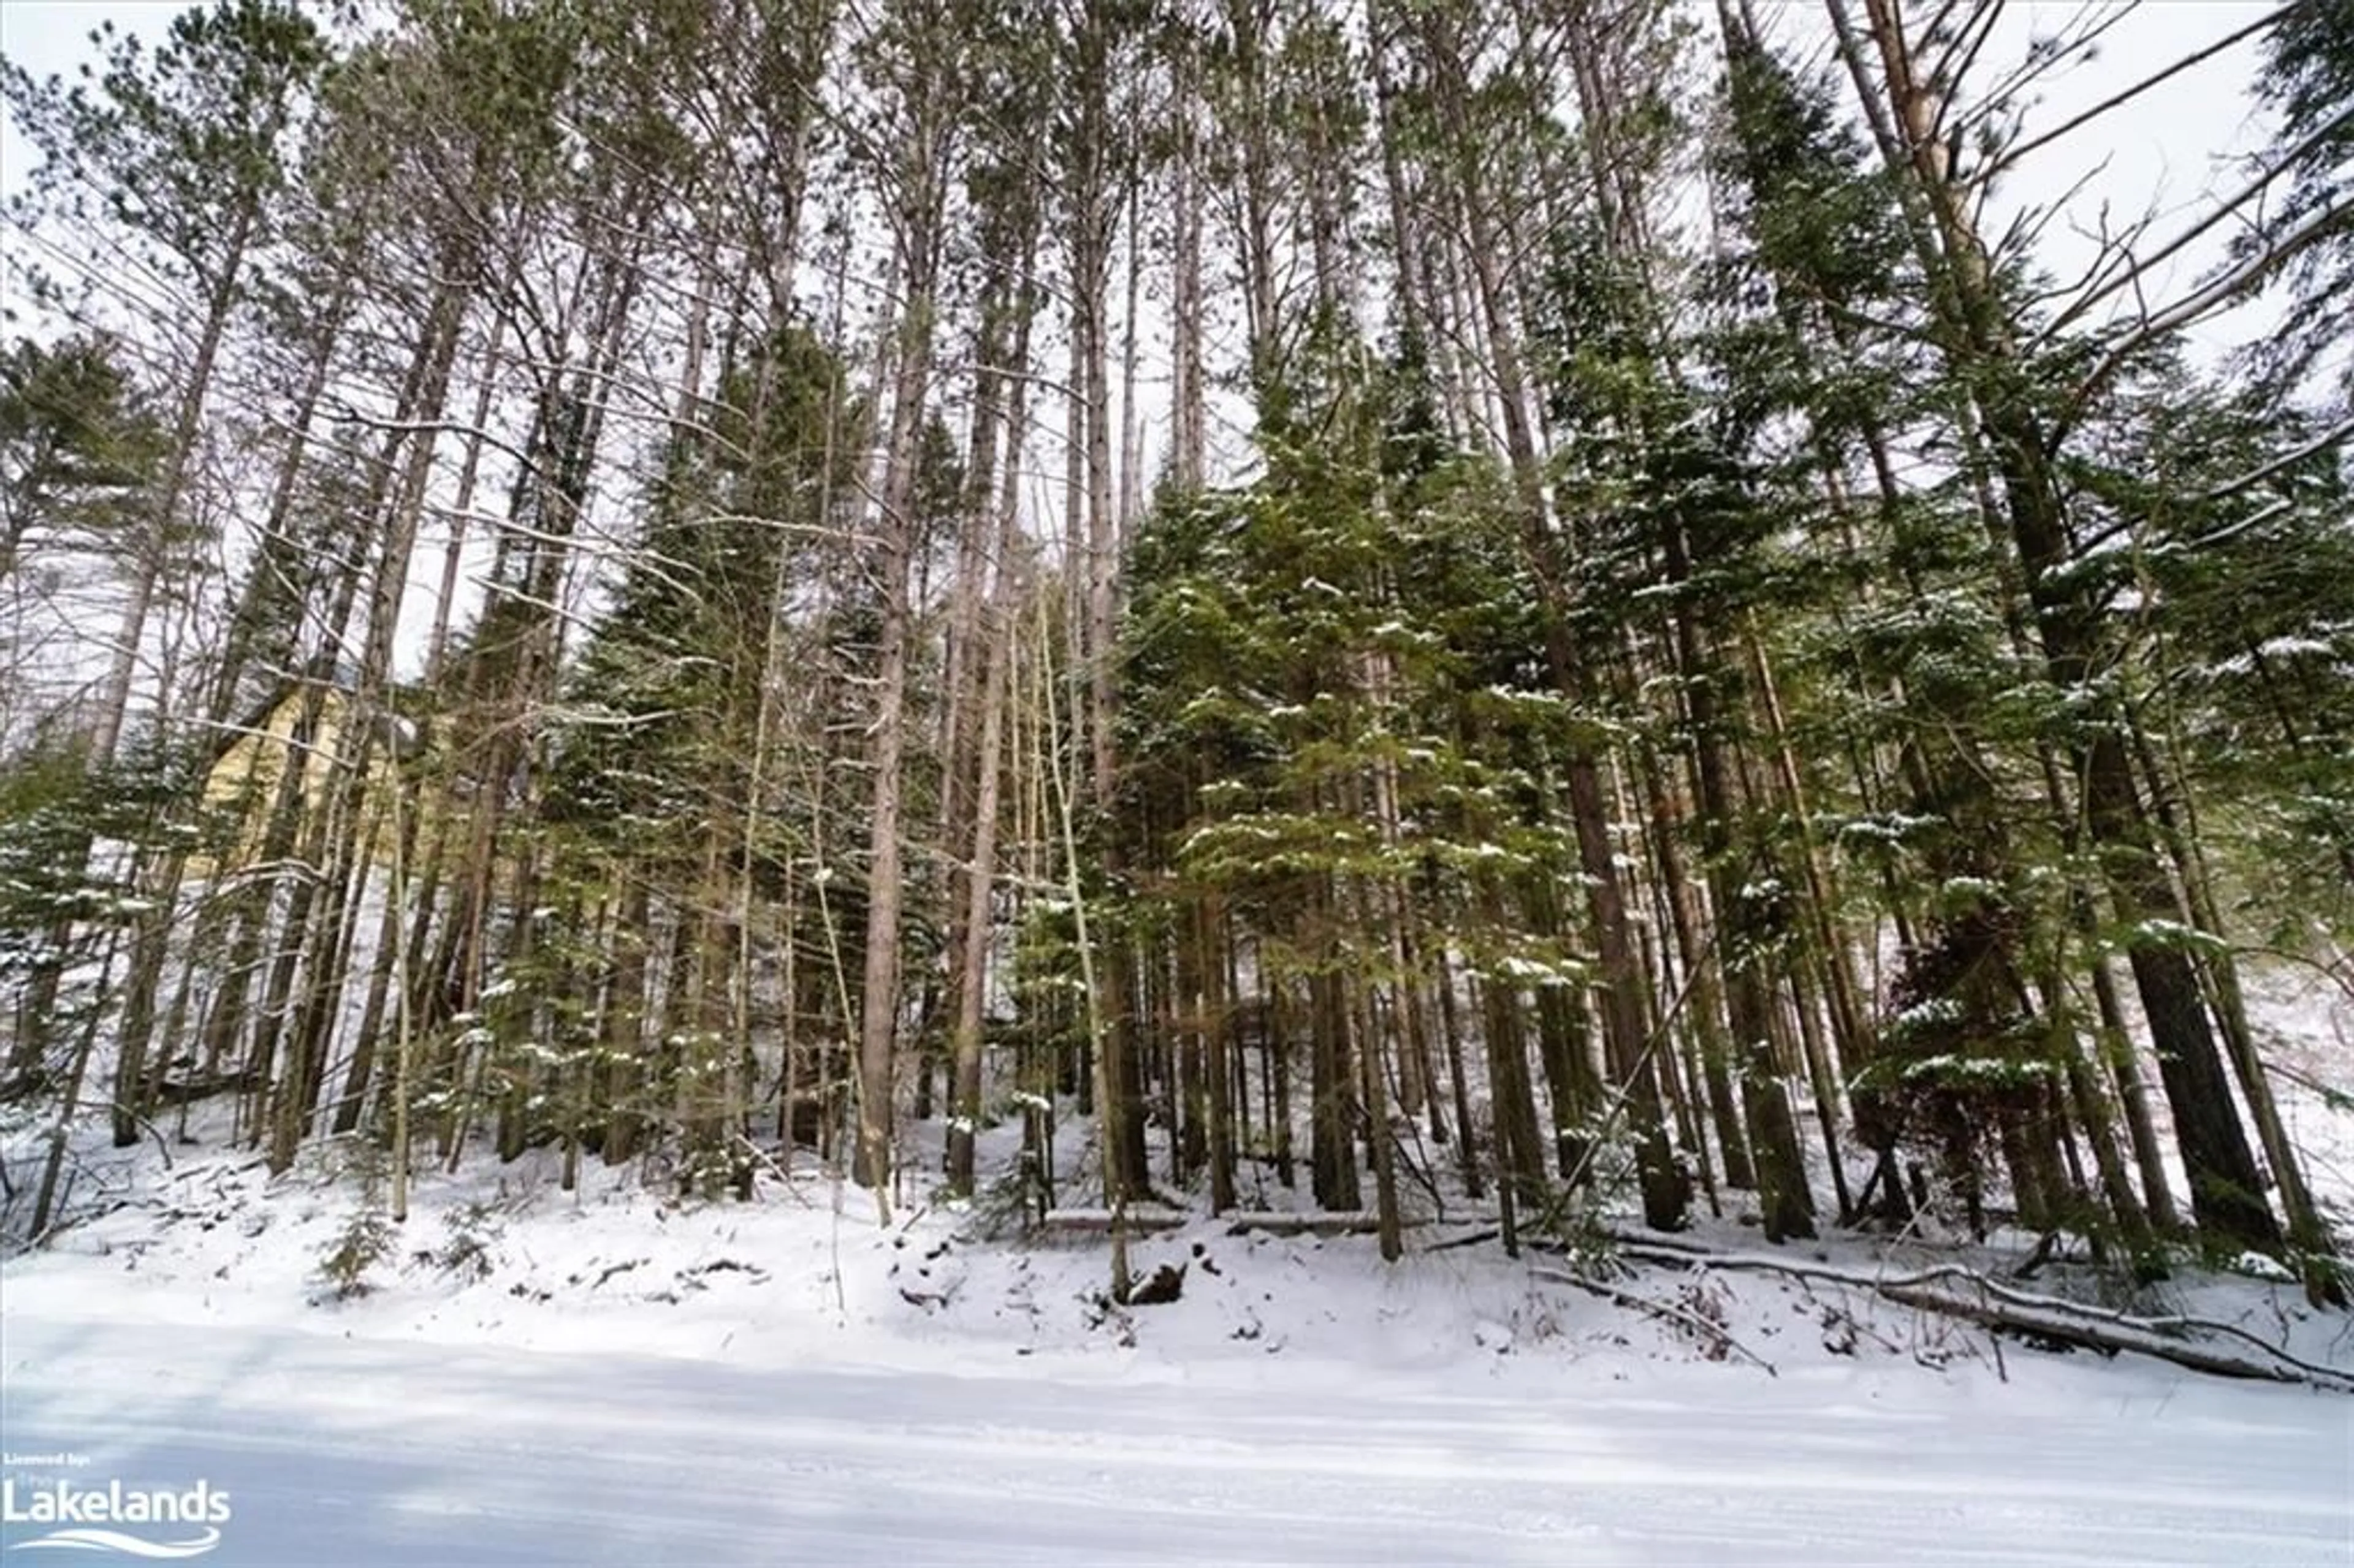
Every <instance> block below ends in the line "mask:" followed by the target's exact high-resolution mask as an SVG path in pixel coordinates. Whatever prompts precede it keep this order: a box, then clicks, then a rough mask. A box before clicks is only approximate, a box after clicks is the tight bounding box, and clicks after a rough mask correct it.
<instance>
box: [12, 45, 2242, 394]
mask: <svg viewBox="0 0 2354 1568" xmlns="http://www.w3.org/2000/svg"><path fill="white" fill-rule="evenodd" d="M185 8H186V4H185V3H184V0H0V53H5V54H6V56H7V57H8V58H10V59H12V60H14V61H16V62H17V63H19V64H22V65H24V66H26V67H27V68H28V69H31V70H32V71H33V72H34V74H35V75H37V76H47V75H49V74H51V73H53V72H55V73H71V72H72V71H73V70H75V69H77V68H78V67H80V65H81V64H82V63H83V62H84V61H85V60H87V59H89V58H92V55H93V51H92V50H91V48H90V43H89V35H90V29H91V28H93V27H95V26H98V25H99V24H100V23H101V22H103V21H108V20H111V21H112V22H113V23H114V24H115V26H117V27H118V28H122V29H124V30H130V31H138V32H142V33H147V34H153V33H155V32H157V31H160V30H161V29H162V28H163V27H164V26H165V25H167V24H168V22H169V21H170V19H171V17H172V16H174V15H175V14H176V13H178V12H179V11H181V10H183V9H185ZM1758 8H1759V10H1760V11H1761V12H1763V13H1765V15H1766V16H1769V17H1771V18H1774V19H1775V20H1776V21H1777V22H1778V23H1779V24H1780V26H1781V29H1782V31H1783V32H1784V34H1785V35H1786V36H1787V37H1797V36H1799V35H1801V34H1803V33H1808V32H1810V33H1813V34H1815V35H1816V36H1817V37H1819V36H1820V33H1821V27H1820V24H1819V16H1820V10H1819V6H1818V5H1816V4H1815V0H1761V3H1760V4H1759V5H1758ZM2126 8H2127V7H2126V6H2125V5H2123V4H2121V3H2120V0H2093V3H2092V4H2089V5H2088V4H2086V3H2083V0H2013V5H2012V6H2011V10H2010V14H2009V16H2008V17H2007V19H2006V22H2005V32H2004V34H2003V35H2002V36H2001V37H2000V39H1999V43H1998V45H1997V46H1996V47H1995V48H1990V49H1989V50H1988V55H1987V57H1986V60H1987V62H1988V65H1989V66H1991V65H1992V64H1993V62H1995V61H1997V60H2003V59H2008V60H2016V59H2017V58H2020V55H2021V53H2022V52H2023V50H2024V49H2025V48H2026V46H2027V43H2028V40H2029V39H2030V37H2031V36H2032V35H2034V34H2036V33H2039V32H2050V31H2052V30H2054V29H2056V28H2058V27H2060V26H2063V25H2065V24H2066V23H2067V22H2068V21H2069V20H2070V19H2071V18H2072V17H2075V16H2082V15H2083V14H2084V13H2085V12H2086V11H2087V10H2088V9H2089V10H2093V11H2096V12H2100V13H2107V12H2113V11H2117V10H2120V9H2126ZM2255 15H2257V5H2256V0H2146V3H2144V4H2142V5H2139V6H2138V7H2136V8H2131V9H2130V14H2129V15H2126V16H2125V18H2124V19H2123V21H2122V22H2120V23H2119V24H2118V26H2115V28H2114V29H2112V30H2111V31H2110V32H2109V33H2108V35H2107V36H2106V37H2105V41H2104V43H2103V46H2102V56H2101V58H2099V59H2098V60H2096V61H2094V63H2092V64H2090V65H2086V66H2083V67H2079V68H2077V69H2074V70H2073V71H2071V72H2069V73H2068V74H2066V75H2065V76H2064V77H2062V78H2060V79H2055V80H2053V81H2052V82H2050V83H2049V84H2048V85H2046V86H2045V87H2044V88H2043V89H2042V90H2041V97H2042V100H2043V101H2042V102H2041V105H2040V106H2039V107H2038V108H2037V109H2036V110H2034V111H2032V112H2031V114H2030V117H2029V128H2030V131H2031V132H2032V131H2033V129H2034V128H2035V127H2036V126H2039V125H2041V126H2050V125H2054V124H2058V123H2060V122H2062V120H2063V119H2065V118H2066V117H2067V116H2069V115H2071V114H2073V113H2075V112H2077V111H2079V110H2081V109H2083V108H2085V107H2088V106H2090V105H2091V104H2093V103H2095V102H2098V101H2100V100H2101V99H2103V98H2105V97H2106V96H2107V95H2108V94H2110V93H2112V92H2114V91H2115V90H2117V89H2118V88H2120V87H2122V86H2124V85H2126V83H2128V82H2131V81H2134V80H2136V79H2139V78H2141V77H2143V76H2146V75H2147V74H2149V73H2150V72H2152V71H2155V70H2157V69H2161V68H2162V67H2164V66H2165V65H2167V64H2168V63H2170V62H2171V61H2174V60H2176V59H2179V58H2182V57H2184V56H2186V55H2188V54H2190V53H2192V52H2194V51H2195V50H2197V49H2198V48H2200V47H2202V46H2203V45H2205V44H2207V43H2210V42H2211V41H2213V40H2214V39H2216V38H2219V37H2223V36H2224V35H2226V34H2229V33H2231V32H2232V31H2234V30H2235V29H2237V28H2239V27H2241V26H2244V25H2246V23H2247V22H2249V21H2250V20H2251V19H2253V16H2255ZM2256 58H2257V57H2256V50H2255V47H2254V46H2253V44H2243V45H2242V46H2240V47H2238V48H2234V49H2232V50H2230V51H2228V52H2227V53H2225V54H2223V55H2221V56H2219V57H2217V58H2215V59H2214V60H2211V61H2209V62H2207V63H2206V64H2204V65H2201V66H2200V67H2198V68H2196V69H2193V70H2191V71H2190V72H2187V73H2185V75H2183V76H2182V77H2180V78H2178V79H2176V80H2174V81H2171V82H2168V83H2167V84H2165V85H2164V86H2163V87H2161V88H2159V89H2158V90H2157V91H2155V92H2153V93H2151V94H2149V95H2148V96H2147V98H2146V99H2144V100H2142V101H2139V102H2137V103H2134V104H2131V105H2128V106H2127V107H2126V108H2124V109H2122V110H2119V111H2116V112H2115V113H2113V114H2110V115H2108V116H2106V117H2105V118H2103V119H2102V120H2100V121H2098V122H2094V124H2093V125H2091V126H2089V127H2087V128H2086V129H2084V130H2083V131H2079V132H2075V133H2074V134H2073V136H2072V137H2071V138H2070V139H2069V140H2068V141H2067V142H2065V143H2062V144H2061V145H2060V146H2058V147H2055V148H2053V149H2052V150H2051V151H2050V152H2048V153H2046V154H2042V155H2041V156H2039V157H2038V158H2037V159H2036V160H2034V166H2033V167H2032V168H2031V169H2030V170H2027V171H2023V172H2022V174H2021V175H2020V177H2019V178H2017V179H2016V180H2014V181H2013V182H2012V183H2011V185H2009V188H2007V189H2006V190H2005V191H2004V192H2003V193H2002V196H2001V199H2000V201H1999V204H1998V212H1997V216H1998V217H2006V216H2008V214H2009V212H2010V211H2015V210H2016V209H2017V208H2018V207H2020V206H2021V205H2041V206H2058V205H2062V203H2063V202H2064V207H2065V210H2064V212H2063V214H2062V217H2060V218H2059V219H2058V220H2057V221H2055V222H2054V223H2053V224H2052V226H2051V227H2050V228H2049V229H2048V230H2047V243H2046V248H2045V260H2046V262H2047V264H2048V265H2049V266H2050V267H2051V268H2052V270H2053V271H2054V273H2055V274H2057V275H2059V276H2061V277H2062V278H2066V277H2068V276H2071V275H2073V272H2074V271H2077V270H2081V269H2082V267H2083V266H2084V263H2085V261H2086V260H2089V258H2090V257H2091V255H2092V254H2093V246H2092V244H2091V242H2090V241H2089V240H2088V239H2086V238H2082V236H2083V235H2084V234H2085V233H2087V232H2089V231H2090V230H2091V229H2093V228H2095V227H2097V225H2098V223H2099V217H2100V209H2101V207H2102V204H2103V203H2106V204H2107V205H2108V207H2109V208H2110V212H2111V214H2112V220H2113V223H2122V222H2124V221H2126V220H2127V219H2129V218H2131V217H2135V216H2137V215H2139V214H2140V213H2142V212H2143V211H2145V210H2146V209H2147V208H2149V207H2151V206H2152V205H2153V204H2155V205H2156V206H2157V207H2158V208H2159V209H2160V210H2161V211H2166V212H2171V213H2175V214H2178V215H2188V214H2190V213H2195V212H2197V211H2199V210H2200V209H2201V208H2202V207H2203V205H2204V203H2205V199H2206V197H2207V195H2208V193H2209V192H2210V191H2211V189H2213V188H2215V187H2217V186H2218V185H2229V184H2231V183H2232V181H2233V178H2234V171H2233V168H2232V163H2231V161H2232V159H2233V158H2234V157H2236V156H2237V155H2240V154H2245V153H2247V152H2250V151H2252V150H2253V149H2254V148H2256V147H2258V146H2260V145H2262V143H2263V142H2264V133H2263V127H2262V125H2261V124H2260V123H2259V122H2257V121H2256V119H2255V118H2254V111H2253V106H2252V104H2251V103H2250V101H2249V100H2248V97H2247V94H2246V91H2245V88H2246V84H2247V82H2248V80H2249V79H2250V77H2251V75H2252V74H2253V69H2254V65H2255V61H2256ZM1985 79H1987V80H1991V79H1993V75H1992V73H1991V71H1989V72H1988V74H1987V75H1986V77H1985ZM27 157H28V154H27V152H26V150H25V147H24V145H23V143H22V142H21V141H19V140H18V138H17V137H16V133H15V130H14V127H13V125H11V126H5V127H0V190H5V191H14V190H15V189H16V188H17V187H18V185H20V184H21V183H22V180H23V178H24V175H25V173H26V164H27ZM2088 176H2089V177H2090V183H2089V184H2088V185H2085V186H2084V188H2083V189H2081V190H2077V191H2075V192H2074V193H2073V195H2072V194H2071V187H2072V186H2073V185H2076V183H2077V182H2078V181H2080V180H2085V179H2087V177H2088ZM2171 227H2173V226H2172V225H2170V224H2165V223H2161V225H2160V228H2161V230H2163V229H2165V228H2171ZM2214 256H2215V250H2214V249H2213V248H2212V247H2209V248H2206V249H2200V250H2194V251H2193V252H2191V253H2190V255H2189V256H2188V257H2186V259H2185V260H2184V261H2183V262H2182V263H2180V264H2179V265H2178V266H2177V267H2176V268H2175V269H2174V272H2173V282H2174V285H2175V287H2177V288H2179V287H2180V286H2182V285H2184V284H2187V281H2188V279H2189V276H2190V274H2191V273H2193V272H2195V271H2197V270H2200V269H2202V268H2203V267H2205V266H2206V265H2208V264H2209V263H2210V262H2211V261H2212V260H2213V259H2214ZM2158 288H2159V289H2160V291H2161V292H2163V291H2167V284H2166V281H2165V280H2163V279H2161V280H2159V281H2158ZM2260 314H2261V313H2260ZM2233 330H2234V329H2233V327H2232V325H2231V324H2229V323H2228V322H2227V323H2219V324H2218V326H2217V327H2216V328H2215V329H2214V330H2212V331H2211V333H2210V334H2209V346H2210V347H2211V348H2215V349H2221V348H2228V347H2229V346H2231V343H2230V341H2229V339H2230V335H2231V334H2232V331H2233ZM2238 330H2245V327H2244V324H2243V326H2242V327H2241V328H2240V329H2238Z"/></svg>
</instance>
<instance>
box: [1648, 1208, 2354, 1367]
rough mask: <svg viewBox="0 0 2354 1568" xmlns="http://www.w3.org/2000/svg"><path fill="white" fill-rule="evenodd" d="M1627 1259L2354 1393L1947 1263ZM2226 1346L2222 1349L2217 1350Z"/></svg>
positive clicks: (1653, 1244) (1692, 1253) (1673, 1246)
mask: <svg viewBox="0 0 2354 1568" xmlns="http://www.w3.org/2000/svg"><path fill="white" fill-rule="evenodd" d="M1611 1239H1612V1240H1613V1241H1615V1242H1616V1243H1617V1250H1618V1255H1619V1256H1620V1257H1622V1258H1626V1259H1631V1260H1634V1261H1637V1262H1642V1263H1651V1264H1659V1265H1663V1266H1669V1267H1678V1268H1692V1267H1702V1268H1722V1269H1731V1270H1735V1271H1747V1272H1752V1273H1760V1274H1778V1275H1782V1276H1785V1277H1788V1278H1793V1279H1803V1280H1808V1281H1812V1282H1816V1283H1820V1284H1829V1285H1839V1286H1844V1287H1848V1288H1850V1289H1852V1290H1861V1291H1869V1292H1871V1293H1872V1294H1874V1295H1877V1296H1880V1297H1882V1298H1884V1299H1886V1300H1889V1301H1893V1302H1895V1303H1896V1304H1897V1305H1899V1306H1903V1307H1911V1308H1915V1309H1918V1310H1921V1311H1929V1312H1936V1313H1939V1314H1941V1315H1943V1316H1946V1317H1951V1318H1958V1319H1963V1320H1964V1321H1967V1322H1971V1323H1976V1324H1978V1326H1979V1327H1981V1328H1987V1329H2002V1330H2010V1331H2012V1332H2015V1333H2022V1334H2038V1335H2042V1336H2044V1337H2046V1338H2049V1339H2052V1340H2060V1341H2062V1342H2063V1343H2067V1344H2073V1345H2081V1346H2084V1348H2085V1349H2087V1350H2096V1351H2107V1352H2110V1353H2117V1352H2125V1351H2130V1352H2132V1353H2133V1354H2136V1355H2145V1356H2155V1357H2157V1358H2158V1359H2159V1360H2161V1361H2171V1362H2173V1363H2174V1364H2175V1365H2177V1366H2180V1367H2186V1368H2188V1369H2190V1371H2193V1372H2207V1373H2211V1374H2212V1375H2215V1376H2219V1377H2232V1378H2244V1379H2250V1380H2253V1381H2256V1382H2262V1383H2298V1384H2304V1385H2306V1386H2309V1387H2313V1388H2322V1389H2327V1390H2329V1391H2331V1392H2333V1393H2354V1370H2349V1369H2346V1368H2340V1367H2332V1366H2325V1365H2322V1364H2321V1363H2319V1362H2317V1361H2306V1360H2304V1359H2303V1358H2301V1357H2299V1356H2296V1355H2295V1354H2293V1353H2292V1352H2291V1351H2288V1350H2287V1349H2285V1347H2283V1346H2280V1345H2275V1344H2274V1343H2273V1342H2272V1341H2271V1340H2266V1339H2264V1338H2263V1337H2262V1336H2261V1335H2258V1334H2253V1333H2251V1332H2249V1331H2248V1330H2245V1329H2243V1328H2241V1327H2239V1326H2238V1325H2236V1324H2232V1323H2221V1322H2217V1321H2215V1320H2213V1319H2206V1318H2191V1317H2184V1316H2177V1315H2169V1316H2165V1317H2138V1316H2136V1315H2134V1314H2132V1313H2127V1312H2120V1311H2115V1310H2113V1309H2110V1308H2101V1307H2091V1306H2087V1305H2085V1304H2084V1303H2082V1302H2077V1301H2070V1300H2067V1299H2065V1298H2061V1297H2056V1296H2043V1295H2038V1294H2036V1293H2034V1292H2031V1291H2024V1290H2018V1289H2014V1288H2012V1287H2009V1286H2007V1285H2004V1284H2002V1283H2000V1282H1999V1281H1998V1280H1995V1279H1992V1278H1989V1277H1988V1276H1986V1275H1984V1274H1981V1273H1979V1272H1978V1271H1977V1270H1975V1269H1969V1268H1965V1267H1963V1266H1961V1265H1959V1264H1952V1263H1942V1264H1938V1265H1936V1266H1934V1267H1930V1268H1925V1269H1921V1270H1918V1271H1916V1272H1914V1273H1910V1274H1903V1275H1879V1274H1866V1273H1861V1272H1859V1271H1856V1270H1852V1269H1844V1268H1839V1267H1835V1266H1831V1265H1829V1264H1819V1263H1803V1262H1798V1261H1796V1260H1792V1259H1786V1258H1778V1257H1766V1256H1763V1255H1758V1254H1755V1253H1728V1252H1714V1251H1711V1250H1709V1249H1708V1248H1705V1247H1702V1246H1697V1245H1693V1244H1691V1243H1690V1242H1681V1241H1678V1242H1662V1241H1660V1240H1659V1238H1657V1237H1652V1236H1638V1235H1631V1234H1623V1233H1613V1234H1612V1237H1611ZM2218 1341H2221V1342H2220V1343H2219V1342H2218Z"/></svg>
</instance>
